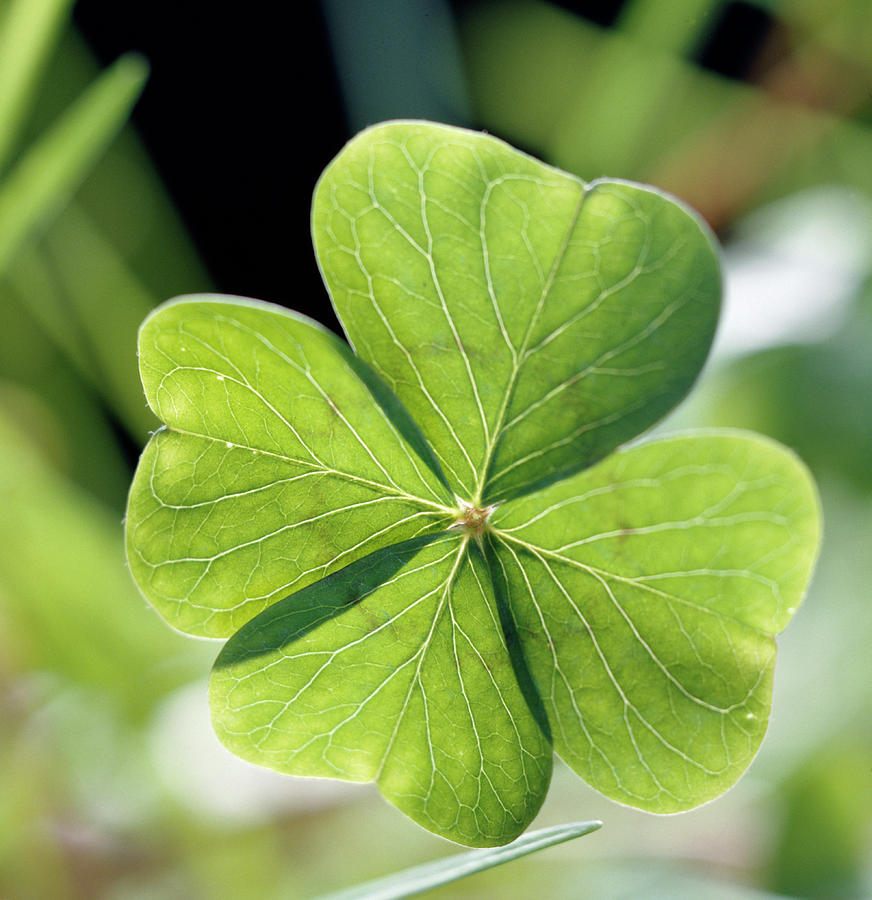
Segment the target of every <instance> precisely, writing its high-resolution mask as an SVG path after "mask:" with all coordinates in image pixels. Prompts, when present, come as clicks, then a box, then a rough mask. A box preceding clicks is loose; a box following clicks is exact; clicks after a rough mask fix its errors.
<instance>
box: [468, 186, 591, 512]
mask: <svg viewBox="0 0 872 900" xmlns="http://www.w3.org/2000/svg"><path fill="white" fill-rule="evenodd" d="M573 181H576V183H577V184H578V185H579V187H580V188H581V195H580V196H579V198H578V202H577V203H576V204H575V209H574V211H573V214H572V218H571V219H570V222H569V225H568V227H567V229H566V233H565V234H564V236H563V240H562V242H561V244H560V247H559V248H558V250H557V253H556V255H555V257H554V261H553V263H552V264H551V268H550V270H549V272H548V276H547V278H546V279H545V284H544V285H543V287H542V292H541V294H540V295H539V300H538V302H537V304H536V309H535V310H534V311H533V315H532V316H531V318H530V321H529V323H528V324H527V329H526V331H525V332H524V337H523V339H522V341H521V346H520V347H519V348H518V351H517V353H516V354H515V358H514V360H513V361H512V371H511V374H510V375H509V382H508V384H507V385H506V389H505V391H504V392H503V399H502V403H501V404H500V409H499V412H498V413H497V420H496V422H495V424H494V428H493V432H492V433H491V437H490V440H489V441H488V446H487V448H486V450H485V455H484V459H483V460H482V464H481V474H480V475H479V480H478V484H477V485H476V489H475V501H474V505H476V506H477V505H479V504H480V503H481V502H482V498H483V496H484V492H485V489H486V488H487V487H488V482H489V476H490V474H491V471H490V470H491V467H492V465H493V460H494V454H495V452H496V448H497V445H498V444H499V441H500V438H501V437H502V430H503V425H504V423H505V419H506V415H507V414H508V409H509V405H510V404H511V401H512V398H513V397H514V395H515V389H516V387H517V384H518V376H519V375H520V373H521V368H522V367H523V365H524V363H525V362H526V352H527V348H528V346H529V343H530V339H531V337H532V334H533V331H534V329H535V327H536V324H537V323H538V321H539V316H540V315H541V313H542V309H543V308H544V306H545V302H546V300H547V299H548V295H549V294H550V293H551V289H552V287H553V286H554V279H555V278H556V277H557V272H558V270H559V269H560V266H561V265H562V264H563V261H564V259H565V258H566V252H567V250H568V249H569V244H570V241H571V240H572V235H573V234H574V233H575V229H576V226H577V225H578V220H579V219H580V218H581V211H582V207H583V206H584V202H585V200H586V199H587V197H588V196H589V194H590V193H591V191H592V190H593V187H592V186H591V185H589V184H587V183H585V182H584V181H582V180H581V179H573Z"/></svg>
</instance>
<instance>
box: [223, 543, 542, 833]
mask: <svg viewBox="0 0 872 900" xmlns="http://www.w3.org/2000/svg"><path fill="white" fill-rule="evenodd" d="M469 541H470V539H469V538H468V537H462V536H460V535H457V534H455V535H451V536H447V537H442V538H439V539H438V540H436V541H432V542H427V541H425V542H423V543H422V542H421V541H420V540H418V541H412V542H409V543H406V544H402V545H398V546H396V547H393V548H390V549H387V550H382V551H380V552H377V553H374V554H372V555H371V556H369V557H367V558H366V559H364V560H361V561H360V562H358V563H355V564H353V565H351V566H348V567H347V568H346V569H343V571H342V572H339V573H337V574H336V575H332V576H330V577H329V578H327V579H325V580H323V581H320V582H318V583H317V584H314V585H312V586H310V587H309V588H306V589H304V590H302V591H300V592H299V593H297V594H293V595H292V596H290V597H288V598H286V599H285V600H282V601H281V602H279V603H276V604H274V605H273V606H272V607H270V609H268V610H267V611H266V612H264V613H262V614H261V615H260V616H258V617H257V618H256V619H254V620H253V621H252V622H249V623H248V625H246V626H245V627H244V628H242V629H241V630H240V631H239V632H238V633H237V634H236V635H234V636H233V637H232V638H231V639H230V640H229V641H228V642H227V645H226V646H225V648H224V650H223V651H222V652H221V654H220V655H219V657H218V660H217V661H216V663H215V669H214V671H213V676H212V690H211V694H212V709H213V716H214V719H215V722H216V730H217V733H218V736H219V737H220V738H221V740H222V741H223V742H224V743H225V744H226V745H227V746H228V747H229V748H230V749H231V750H233V752H234V753H237V754H238V755H240V756H242V757H243V758H244V759H248V760H250V761H251V762H256V763H260V764H261V765H267V766H269V767H270V768H273V769H278V770H279V771H281V772H288V773H290V774H293V775H321V776H325V777H332V778H337V777H338V778H345V779H348V780H351V781H376V782H377V783H378V785H379V788H380V790H381V792H382V794H384V796H385V797H386V798H387V799H388V800H390V801H391V802H392V803H394V804H395V805H396V806H397V807H398V808H399V809H401V810H402V811H403V812H405V813H406V814H407V815H408V816H411V818H413V819H414V820H415V821H416V822H418V823H420V824H421V825H423V826H424V827H425V828H429V829H430V830H431V831H435V832H436V833H438V834H441V835H443V836H445V837H448V838H450V839H452V840H455V841H458V842H460V843H464V844H475V845H478V846H492V845H496V844H504V843H506V841H507V840H511V839H512V838H514V837H517V835H519V834H520V833H521V832H522V831H523V830H524V829H525V828H526V827H527V825H528V824H529V823H530V821H531V819H532V818H533V816H534V815H535V814H536V812H537V811H538V809H539V807H540V806H541V804H542V801H543V799H544V798H545V791H546V790H547V787H548V782H549V780H550V777H551V747H550V744H549V743H548V741H547V739H546V738H545V737H544V735H543V734H542V732H541V731H540V729H539V727H538V725H537V724H536V722H535V720H534V718H533V715H532V714H531V712H530V710H529V708H528V706H527V703H526V702H525V700H524V697H523V695H522V692H521V690H520V687H519V685H518V681H517V678H516V677H515V673H514V670H513V667H512V661H511V659H510V656H509V651H508V648H507V647H506V643H505V638H504V637H503V633H502V628H501V627H500V621H499V613H498V611H497V608H496V603H495V600H494V597H493V591H492V587H491V580H490V578H489V576H488V571H487V567H486V565H485V562H484V559H483V557H482V556H481V553H480V551H479V550H478V548H477V547H476V546H475V545H473V546H472V547H470V544H469Z"/></svg>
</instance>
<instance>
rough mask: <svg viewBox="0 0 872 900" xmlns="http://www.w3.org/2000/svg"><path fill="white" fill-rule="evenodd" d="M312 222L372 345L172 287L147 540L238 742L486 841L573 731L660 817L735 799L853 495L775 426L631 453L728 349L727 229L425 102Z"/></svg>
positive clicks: (146, 365) (355, 146)
mask: <svg viewBox="0 0 872 900" xmlns="http://www.w3.org/2000/svg"><path fill="white" fill-rule="evenodd" d="M313 231H314V237H315V243H316V248H317V252H318V256H319V261H320V264H321V267H322V270H323V272H324V277H325V280H326V282H327V284H328V287H329V288H330V291H331V294H332V296H333V299H334V302H335V304H336V307H337V310H338V312H339V314H340V316H341V318H342V321H343V323H344V325H345V328H346V330H347V332H348V334H349V337H350V338H351V340H352V341H353V344H354V346H355V348H356V350H357V353H358V355H355V354H353V353H352V352H350V351H349V349H348V347H347V345H345V344H343V343H342V342H341V341H340V340H338V339H337V338H335V337H333V336H332V335H330V334H329V333H327V332H326V331H325V330H324V329H323V328H321V327H320V326H318V325H317V324H315V323H313V322H311V321H309V320H308V319H306V318H304V317H302V316H299V315H296V314H293V313H288V312H286V311H284V310H280V309H278V308H276V307H271V306H269V305H267V304H261V303H257V302H255V301H246V300H236V299H232V298H217V297H198V298H183V299H181V300H177V301H174V302H172V303H169V304H166V305H164V306H163V307H161V308H160V309H159V310H157V311H156V312H155V313H153V314H152V315H151V316H150V317H149V319H148V320H147V321H146V323H145V324H144V325H143V328H142V331H141V336H140V366H141V370H142V377H143V383H144V385H145V389H146V395H147V397H148V401H149V404H150V405H151V407H152V409H154V411H155V412H156V413H157V414H158V415H159V416H160V417H161V418H162V420H163V421H164V422H165V423H166V428H164V429H162V430H161V431H159V432H158V433H157V434H156V435H155V436H154V438H153V439H152V441H151V443H150V444H149V446H148V447H147V448H146V450H145V452H144V454H143V457H142V460H141V462H140V466H139V469H138V471H137V475H136V478H135V480H134V484H133V487H132V489H131V494H130V505H129V509H128V519H127V540H128V556H129V560H130V566H131V571H132V572H133V575H134V577H135V578H136V580H137V582H138V584H139V585H140V587H141V588H142V590H143V592H144V593H145V594H146V596H147V597H148V598H149V600H150V601H151V602H152V603H153V604H154V605H155V607H156V608H157V609H158V610H159V611H160V612H161V614H162V615H163V616H164V617H165V618H166V619H167V620H168V621H169V622H170V623H171V624H172V625H174V626H175V627H176V628H179V629H181V630H184V631H187V632H190V633H192V634H197V635H204V636H209V637H228V636H229V637H230V640H229V641H228V642H227V644H226V645H225V647H224V649H223V650H222V652H221V654H220V655H219V657H218V660H217V662H216V664H215V669H214V672H213V677H212V688H211V696H212V710H213V720H214V723H215V728H216V730H217V732H218V735H219V736H220V738H221V739H222V740H223V741H224V743H225V744H226V745H227V746H228V747H230V748H231V749H232V750H233V751H234V752H235V753H237V754H239V755H240V756H242V757H244V758H245V759H248V760H251V761H253V762H257V763H260V764H262V765H267V766H270V767H272V768H274V769H278V770H279V771H284V772H290V773H294V774H300V775H316V776H326V777H336V778H345V779H349V780H355V781H368V780H375V781H376V782H377V783H378V785H379V787H380V789H381V791H382V793H383V794H384V796H385V797H387V798H388V799H389V800H390V801H391V802H392V803H394V804H395V805H396V806H397V807H398V808H399V809H401V810H402V811H403V812H405V813H406V814H407V815H409V816H410V817H412V818H413V819H414V820H415V821H417V822H419V823H420V824H421V825H423V826H424V827H426V828H429V829H430V830H432V831H434V832H435V833H437V834H440V835H442V836H444V837H447V838H450V839H451V840H454V841H457V842H460V843H463V844H468V845H472V846H495V845H500V844H504V843H506V842H508V841H510V840H512V839H513V838H514V837H516V836H517V835H519V834H520V833H521V832H522V831H523V830H524V829H525V828H526V827H527V825H529V823H530V822H531V821H532V819H533V817H534V816H535V814H536V812H537V810H538V808H539V806H540V805H541V803H542V800H543V799H544V796H545V792H546V790H547V786H548V782H549V779H550V773H551V760H552V754H553V751H554V750H556V751H557V752H558V753H559V754H560V755H561V756H562V757H563V759H564V760H566V762H567V763H568V764H569V765H570V766H572V767H573V768H574V769H575V770H576V771H577V772H578V773H579V774H580V775H582V776H583V777H584V778H585V779H586V780H587V781H588V782H589V783H590V784H592V785H593V786H594V787H596V788H597V789H598V790H600V791H602V792H603V793H605V794H607V795H608V796H610V797H613V798H615V799H617V800H619V801H621V802H624V803H628V804H631V805H634V806H637V807H640V808H642V809H647V810H651V811H654V812H675V811H677V810H682V809H688V808H690V807H693V806H695V805H697V804H699V803H702V802H704V801H705V800H708V799H710V798H712V797H715V796H717V795H718V794H720V793H721V792H723V791H724V790H726V788H728V787H729V786H730V785H731V784H733V783H734V782H735V781H736V779H737V778H738V777H739V776H740V775H741V773H742V772H743V771H744V770H745V768H746V767H747V766H748V764H749V763H750V761H751V759H752V758H753V756H754V753H755V752H756V750H757V748H758V746H759V744H760V741H761V739H762V737H763V734H764V732H765V729H766V722H767V718H768V710H769V705H770V695H771V680H772V670H773V665H774V658H775V644H774V639H773V635H774V634H775V633H776V632H777V631H779V630H780V629H781V628H783V627H784V625H785V624H786V623H787V621H788V619H789V618H790V616H791V615H792V613H793V611H794V609H795V607H796V605H797V604H798V603H799V601H800V599H801V597H802V594H803V591H804V590H805V586H806V583H807V581H808V578H809V575H810V571H811V567H812V564H813V561H814V557H815V553H816V549H817V545H818V541H819V514H818V506H817V498H816V494H815V490H814V486H813V484H812V482H811V480H810V478H809V476H808V474H807V472H806V470H805V468H804V467H803V466H802V464H801V463H800V462H799V461H798V460H797V459H796V458H795V457H794V456H793V455H792V454H791V453H789V452H788V451H786V450H785V449H784V448H782V447H779V446H777V445H775V444H774V443H772V442H771V441H767V440H763V439H760V438H758V437H755V436H753V435H750V434H745V433H740V432H723V433H717V434H715V433H701V434H696V435H685V436H679V437H672V438H667V439H661V440H658V441H654V442H650V443H647V444H642V445H638V446H635V447H633V448H632V449H625V450H620V451H617V452H615V453H611V451H613V450H614V448H615V447H616V446H617V445H619V444H621V443H624V442H626V441H627V440H629V439H630V438H632V437H634V436H635V435H637V434H638V433H639V432H640V431H641V430H643V429H644V428H645V427H647V426H648V425H650V424H652V423H653V422H654V421H655V420H656V419H657V418H659V417H660V416H661V415H662V414H664V413H665V412H666V411H667V410H669V409H670V408H671V407H672V406H674V404H675V403H677V402H678V400H679V399H680V398H681V397H682V396H683V394H684V393H685V392H686V390H687V389H688V387H689V386H690V384H691V382H692V381H693V379H694V377H695V376H696V374H697V373H698V371H699V368H700V367H701V365H702V362H703V359H704V357H705V354H706V352H707V349H708V346H709V343H710V341H711V336H712V332H713V329H714V324H715V320H716V318H717V311H718V302H719V294H720V276H719V271H718V265H717V259H716V254H715V251H714V248H713V243H712V240H711V238H710V236H709V235H708V233H707V232H706V230H705V228H704V227H703V226H701V225H700V223H699V222H698V221H697V220H696V218H695V217H694V216H693V215H692V214H690V213H689V212H688V211H687V210H685V209H684V208H683V207H681V206H680V205H679V204H678V203H676V202H675V201H674V200H672V199H670V198H668V197H666V196H663V195H662V194H659V193H657V192H655V191H654V190H652V189H650V188H647V187H644V186H639V185H632V184H628V183H624V182H612V181H600V182H597V183H595V184H594V185H584V184H582V183H581V182H579V181H577V180H576V179H574V178H572V177H570V176H568V175H565V174H563V173H561V172H557V171H555V170H553V169H551V168H549V167H547V166H544V165H543V164H541V163H538V162H536V161H534V160H532V159H530V158H529V157H527V156H524V155H522V154H520V153H518V152H517V151H515V150H513V149H511V148H510V147H508V146H506V145H505V144H503V143H501V142H500V141H497V140H495V139H493V138H490V137H487V136H484V135H479V134H474V133H472V132H467V131H462V130H459V129H454V128H448V127H446V126H440V125H433V124H429V123H420V122H395V123H388V124H386V125H382V126H377V127H375V128H373V129H370V130H368V131H366V132H364V133H363V134H362V135H360V136H358V137H357V138H356V139H355V140H354V141H352V142H351V143H350V144H349V145H348V147H346V148H345V150H343V151H342V153H341V154H340V155H339V157H338V158H337V159H336V160H335V161H334V162H333V163H332V165H331V166H330V167H329V168H328V169H327V171H326V172H325V174H324V176H323V178H322V180H321V182H320V184H319V187H318V189H317V191H316V196H315V203H314V211H313ZM385 384H387V385H388V386H389V387H386V386H385ZM609 454H611V455H609Z"/></svg>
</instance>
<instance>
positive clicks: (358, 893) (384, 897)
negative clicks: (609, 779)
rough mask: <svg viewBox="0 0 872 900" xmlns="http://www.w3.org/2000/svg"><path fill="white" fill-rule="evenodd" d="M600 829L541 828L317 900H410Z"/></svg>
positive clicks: (591, 825) (573, 825) (577, 825)
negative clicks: (406, 899) (504, 842)
mask: <svg viewBox="0 0 872 900" xmlns="http://www.w3.org/2000/svg"><path fill="white" fill-rule="evenodd" d="M601 827H602V822H570V823H569V824H567V825H555V826H553V827H552V828H542V829H540V830H539V831H532V832H530V834H525V835H524V836H523V837H519V838H518V839H517V840H516V841H513V842H512V843H511V844H507V845H506V846H504V847H493V848H487V849H485V850H470V851H468V852H466V853H458V854H456V855H455V856H449V857H448V858H447V859H440V860H437V861H436V862H431V863H424V865H421V866H415V867H414V868H412V869H406V870H405V871H404V872H397V873H396V874H395V875H389V876H388V877H387V878H380V879H378V880H377V881H369V882H367V883H366V884H361V885H357V886H355V887H353V888H348V889H347V890H344V891H338V892H336V893H333V894H328V895H325V896H323V897H321V898H320V900H399V898H401V897H414V896H415V895H416V894H423V893H424V892H425V891H429V890H433V889H434V888H437V887H441V886H442V885H444V884H450V883H451V882H452V881H459V880H460V879H461V878H466V876H467V875H475V874H476V872H484V871H485V870H486V869H492V868H493V867H494V866H501V865H502V864H503V863H507V862H511V861H512V860H513V859H518V858H519V857H521V856H526V855H527V854H528V853H535V852H536V851H537V850H544V849H545V848H546V847H551V846H553V845H554V844H561V843H563V842H564V841H571V840H572V839H573V838H577V837H581V836H582V835H585V834H590V833H591V832H592V831H597V830H598V829H599V828H601Z"/></svg>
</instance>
